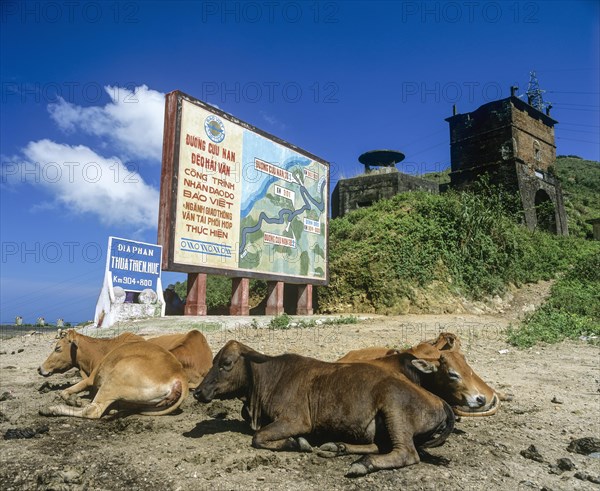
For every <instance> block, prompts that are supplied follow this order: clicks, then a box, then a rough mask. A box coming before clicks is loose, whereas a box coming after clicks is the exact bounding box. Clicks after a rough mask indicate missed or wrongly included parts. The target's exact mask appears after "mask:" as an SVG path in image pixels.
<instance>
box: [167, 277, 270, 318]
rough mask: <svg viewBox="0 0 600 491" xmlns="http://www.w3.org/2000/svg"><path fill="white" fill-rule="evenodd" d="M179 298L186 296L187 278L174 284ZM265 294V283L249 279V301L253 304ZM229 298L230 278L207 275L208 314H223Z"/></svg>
mask: <svg viewBox="0 0 600 491" xmlns="http://www.w3.org/2000/svg"><path fill="white" fill-rule="evenodd" d="M174 287H175V292H176V293H177V295H179V298H181V299H182V300H185V299H186V298H187V280H186V281H178V282H177V283H175V285H174ZM266 294H267V283H266V282H265V281H261V280H250V295H249V297H250V298H249V303H250V305H252V306H254V305H257V304H258V303H260V301H261V300H262V299H263V298H264V297H265V296H266ZM230 300H231V278H228V277H226V276H214V275H208V276H207V278H206V308H207V310H208V312H209V313H210V314H224V313H226V312H227V308H228V307H229V301H230Z"/></svg>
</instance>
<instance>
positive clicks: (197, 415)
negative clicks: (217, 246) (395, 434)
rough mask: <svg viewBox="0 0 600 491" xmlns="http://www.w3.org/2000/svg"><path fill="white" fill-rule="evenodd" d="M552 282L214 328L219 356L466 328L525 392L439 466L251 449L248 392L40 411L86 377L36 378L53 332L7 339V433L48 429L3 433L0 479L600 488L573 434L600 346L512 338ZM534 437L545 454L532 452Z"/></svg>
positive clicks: (399, 339) (595, 466)
mask: <svg viewBox="0 0 600 491" xmlns="http://www.w3.org/2000/svg"><path fill="white" fill-rule="evenodd" d="M547 288H548V285H544V284H541V285H537V286H535V285H534V286H532V287H529V288H526V289H525V290H522V291H520V292H516V293H515V294H514V297H513V298H511V302H510V304H509V305H503V306H502V309H500V310H502V312H503V313H501V314H496V315H471V314H464V315H419V316H417V315H410V316H400V317H376V318H374V319H369V320H364V321H361V322H359V323H358V324H353V325H340V326H332V327H328V326H317V327H314V328H308V329H288V330H277V331H273V330H269V329H253V328H251V327H249V326H246V327H244V326H242V325H239V326H237V327H234V328H233V329H230V330H227V331H225V330H212V331H210V332H207V333H206V336H207V339H208V341H209V343H210V345H211V347H212V349H213V350H214V351H215V352H216V351H217V350H218V349H219V348H220V347H221V346H222V345H223V344H224V343H225V342H226V341H227V340H228V339H238V340H240V341H242V342H244V343H246V344H248V345H250V346H252V347H253V348H255V349H258V350H261V351H264V352H267V353H270V354H278V353H282V352H285V351H290V352H297V353H301V354H305V355H309V356H314V357H317V358H320V359H323V360H335V359H336V358H338V357H339V356H341V355H343V354H344V353H346V352H347V351H349V350H351V349H355V348H359V347H367V346H376V345H383V344H385V345H388V346H394V347H401V346H404V345H408V344H414V343H416V342H418V341H420V340H422V339H426V338H432V337H434V336H436V335H437V333H438V332H440V331H451V332H455V333H456V334H458V335H459V336H460V337H461V339H462V342H463V350H464V351H465V352H466V354H467V357H468V359H469V361H470V363H471V365H472V366H473V367H474V368H475V369H476V371H477V372H478V373H479V374H480V375H481V376H482V377H483V378H484V379H485V380H486V381H487V382H488V383H490V384H491V385H493V386H495V387H498V388H500V389H501V390H504V391H506V392H510V393H512V394H513V395H514V400H513V401H511V402H504V403H503V404H502V406H501V408H500V410H499V412H498V414H496V415H495V416H492V417H489V418H471V419H467V418H463V419H462V420H461V421H460V422H458V423H457V425H456V429H455V432H454V433H453V434H452V435H451V436H450V438H449V439H448V441H447V442H446V444H445V445H443V446H442V447H439V448H435V449H431V451H430V453H431V454H432V455H434V456H437V457H442V458H443V459H439V460H441V462H436V463H433V462H422V463H420V464H418V465H415V466H410V467H407V468H404V469H399V470H393V471H380V472H377V473H374V474H371V475H369V476H367V477H363V478H358V479H349V478H346V477H344V474H345V473H346V471H347V470H348V467H349V465H350V464H351V462H353V461H354V460H355V457H352V456H344V457H337V458H324V457H320V456H319V455H317V453H305V454H297V453H275V452H270V451H267V450H256V449H253V448H252V447H251V446H250V442H251V431H250V430H249V428H248V427H247V426H246V424H245V423H244V422H243V421H242V419H241V417H240V409H241V403H239V402H238V401H225V402H221V401H215V402H213V403H211V404H208V405H202V404H199V403H197V402H196V401H195V400H194V399H193V397H191V396H190V397H189V398H188V399H187V400H186V401H185V402H184V404H183V406H182V410H181V411H180V412H178V413H176V414H174V415H169V416H156V417H152V416H139V415H130V416H126V417H115V416H111V415H109V416H105V417H103V418H102V419H101V420H100V421H89V420H81V419H75V418H66V417H58V418H47V417H43V416H40V415H38V410H39V408H41V407H45V406H48V405H50V404H53V403H55V402H56V401H57V398H58V396H57V391H58V389H59V388H63V387H64V386H65V384H73V383H75V382H76V381H77V380H78V379H79V375H78V374H77V373H76V372H75V371H71V372H68V373H67V374H63V375H55V376H53V377H50V378H49V379H44V378H42V377H41V376H39V375H38V374H37V372H36V369H37V366H38V365H39V364H40V363H41V362H42V361H43V360H44V359H45V358H46V356H47V355H48V354H49V353H50V351H51V349H52V347H53V344H54V342H55V340H54V339H53V336H51V335H48V334H45V335H32V336H24V337H18V338H12V339H9V340H4V341H2V342H1V345H0V434H2V435H5V434H6V432H7V431H8V430H10V429H15V428H16V429H24V428H31V429H33V430H40V429H41V430H42V432H41V433H40V434H38V435H37V436H36V437H35V438H29V439H9V440H6V439H2V440H0V460H1V465H0V489H2V490H4V491H8V490H27V489H43V490H84V489H89V490H97V489H98V490H100V489H102V490H117V489H118V490H120V489H131V490H137V489H140V490H142V489H143V490H180V491H184V490H199V489H211V490H215V489H216V490H228V489H236V490H237V489H244V490H246V489H408V490H413V489H414V490H421V489H423V490H459V489H460V490H471V489H472V490H475V489H477V490H479V489H494V490H495V489H498V490H504V489H513V490H517V489H547V490H550V489H551V490H565V491H566V490H579V489H580V490H592V489H595V490H597V489H599V487H600V486H599V485H598V484H594V483H593V482H592V481H590V480H588V479H587V477H590V478H591V479H592V480H594V479H596V480H597V479H598V478H600V458H594V457H592V456H585V455H580V454H577V453H571V452H569V451H567V447H568V445H569V443H570V442H571V440H573V439H578V438H582V437H596V438H599V437H600V388H599V387H600V358H599V355H600V350H599V348H598V347H597V346H591V345H588V344H585V343H584V342H565V343H561V344H558V345H553V346H538V347H536V348H533V349H529V350H518V349H515V348H513V347H510V346H508V345H507V344H506V342H505V341H504V339H505V335H504V329H505V328H506V327H507V325H508V324H509V322H511V321H514V320H515V319H517V318H518V317H520V316H521V315H522V313H523V311H525V310H530V309H531V306H532V305H536V304H539V302H540V301H541V299H542V298H543V297H544V295H545V294H546V293H547ZM169 325H172V326H173V330H176V329H178V328H179V329H180V328H181V326H179V327H177V324H176V323H175V321H172V322H171V323H165V322H161V326H162V327H161V329H162V330H161V332H165V329H166V328H168V326H169ZM151 331H152V329H151V328H145V330H144V329H138V332H148V333H149V332H151ZM505 350H508V351H507V352H506V351H505ZM48 383H50V386H48ZM40 389H42V390H40ZM46 430H47V431H46ZM530 445H534V446H535V447H536V449H537V450H538V452H539V454H540V455H541V458H540V459H539V460H541V461H536V460H531V459H528V458H525V457H523V456H522V455H521V451H523V450H526V449H527V448H528V447H529V446H530ZM599 457H600V456H599ZM560 458H568V459H570V461H571V462H572V463H573V464H574V468H573V469H571V470H565V471H562V470H559V469H558V468H557V466H556V464H557V459H560ZM444 459H446V460H444ZM567 467H568V465H567ZM576 476H578V477H576Z"/></svg>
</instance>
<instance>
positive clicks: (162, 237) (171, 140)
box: [157, 90, 330, 285]
mask: <svg viewBox="0 0 600 491" xmlns="http://www.w3.org/2000/svg"><path fill="white" fill-rule="evenodd" d="M184 100H185V101H187V102H189V103H191V104H194V105H197V106H199V107H200V108H202V109H204V110H205V111H208V112H211V113H213V114H216V115H218V116H219V117H221V118H223V119H225V120H227V121H229V122H230V123H233V124H236V125H239V126H241V127H242V128H243V129H245V130H248V131H251V132H253V133H255V134H257V135H260V136H261V137H263V138H266V139H268V140H270V141H272V142H275V143H277V144H279V145H281V146H283V147H286V148H288V149H289V150H292V151H294V152H296V153H298V154H300V155H302V156H304V157H307V158H309V159H311V160H313V161H315V162H318V163H319V164H322V165H324V166H326V168H327V175H328V179H327V183H326V193H327V194H326V196H327V202H329V195H330V189H329V188H330V182H329V177H330V176H329V171H330V164H329V162H327V161H325V160H323V159H322V158H320V157H317V156H316V155H313V154H312V153H310V152H307V151H306V150H303V149H302V148H300V147H297V146H296V145H293V144H291V143H289V142H287V141H285V140H282V139H281V138H278V137H276V136H275V135H272V134H270V133H268V132H266V131H264V130H261V129H260V128H257V127H255V126H253V125H251V124H250V123H247V122H245V121H242V120H240V119H238V118H236V117H235V116H233V115H231V114H229V113H226V112H224V111H222V110H221V109H218V108H216V107H215V106H212V105H210V104H208V103H206V102H203V101H201V100H199V99H196V98H195V97H192V96H190V95H188V94H185V93H183V92H181V91H180V90H174V91H172V92H169V93H168V94H167V95H166V96H165V119H164V133H163V152H162V167H161V177H160V203H159V211H158V240H157V243H158V244H159V245H162V247H163V255H162V263H161V268H162V270H163V271H174V272H181V273H188V274H189V273H206V274H214V275H221V276H227V277H231V278H254V279H263V280H267V281H283V282H285V283H292V284H312V285H327V284H328V283H329V211H328V209H326V210H325V220H324V225H325V246H326V247H325V249H326V250H325V276H324V277H323V278H314V277H299V276H289V275H285V274H276V273H265V272H255V271H248V270H244V269H228V268H214V267H210V266H197V265H190V264H183V263H177V262H175V259H174V256H175V235H176V234H175V228H176V209H177V191H178V185H179V183H178V177H179V157H180V150H181V149H180V141H181V117H182V105H183V101H184Z"/></svg>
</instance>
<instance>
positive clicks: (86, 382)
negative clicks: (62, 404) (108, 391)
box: [60, 377, 93, 401]
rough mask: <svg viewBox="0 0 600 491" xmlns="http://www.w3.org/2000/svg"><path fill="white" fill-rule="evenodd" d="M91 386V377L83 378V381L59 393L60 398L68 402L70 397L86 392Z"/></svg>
mask: <svg viewBox="0 0 600 491" xmlns="http://www.w3.org/2000/svg"><path fill="white" fill-rule="evenodd" d="M92 385H93V383H92V379H91V377H85V378H84V379H83V380H80V381H79V382H77V383H76V384H75V385H72V386H71V387H68V388H66V389H65V390H63V391H61V392H60V397H61V398H62V399H64V400H65V401H68V400H69V398H70V397H71V396H72V395H74V394H78V393H79V392H82V391H84V390H86V389H87V388H89V387H91V386H92Z"/></svg>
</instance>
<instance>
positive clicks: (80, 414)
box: [39, 402, 110, 419]
mask: <svg viewBox="0 0 600 491" xmlns="http://www.w3.org/2000/svg"><path fill="white" fill-rule="evenodd" d="M108 406H110V403H108V404H97V403H94V402H92V403H91V404H89V405H87V406H86V407H72V406H66V405H64V404H60V405H57V406H50V407H48V408H46V409H40V411H39V412H40V414H41V415H42V416H71V417H75V418H88V419H99V418H100V417H101V416H102V415H103V414H104V411H106V408H107V407H108Z"/></svg>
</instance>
